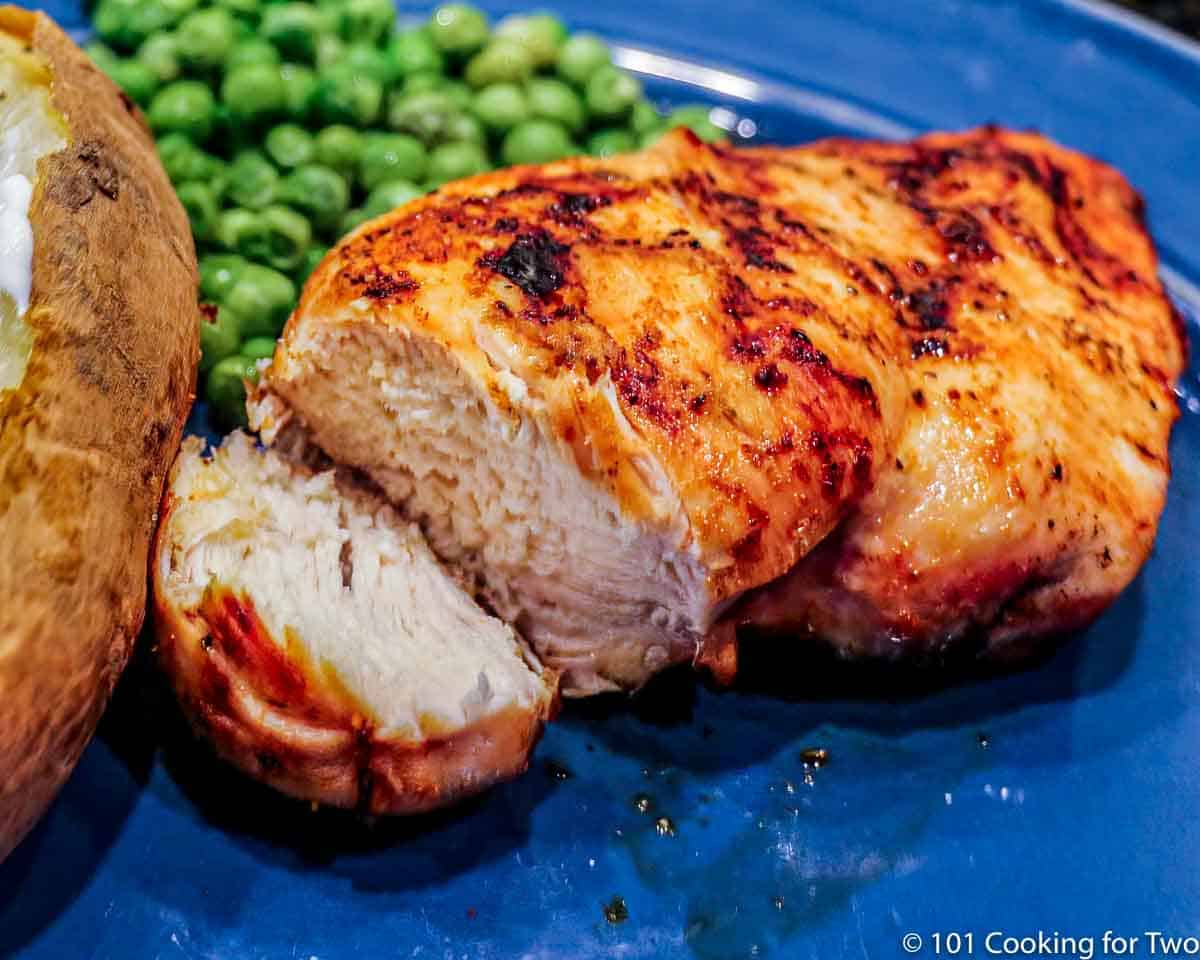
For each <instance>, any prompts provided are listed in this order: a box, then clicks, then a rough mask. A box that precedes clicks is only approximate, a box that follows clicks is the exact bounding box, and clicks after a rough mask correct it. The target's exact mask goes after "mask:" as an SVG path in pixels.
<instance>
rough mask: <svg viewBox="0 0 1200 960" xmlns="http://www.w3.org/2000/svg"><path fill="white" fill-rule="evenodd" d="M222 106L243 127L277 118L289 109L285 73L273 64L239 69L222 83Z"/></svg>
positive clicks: (251, 65)
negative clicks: (246, 124)
mask: <svg viewBox="0 0 1200 960" xmlns="http://www.w3.org/2000/svg"><path fill="white" fill-rule="evenodd" d="M221 102H222V103H223V104H224V105H225V107H226V108H227V109H228V110H229V112H230V114H231V115H232V117H233V118H234V119H235V120H238V121H240V122H243V123H256V122H258V121H260V120H265V119H268V118H270V117H274V116H277V115H279V114H280V113H282V112H283V111H284V110H285V108H286V107H287V91H286V89H285V88H284V85H283V73H282V72H281V71H280V69H279V67H277V66H275V65H274V64H270V63H251V64H247V65H246V66H242V67H236V68H234V69H233V70H231V71H230V72H228V73H227V74H225V79H224V80H222V81H221Z"/></svg>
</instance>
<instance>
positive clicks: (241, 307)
mask: <svg viewBox="0 0 1200 960" xmlns="http://www.w3.org/2000/svg"><path fill="white" fill-rule="evenodd" d="M225 306H227V307H228V308H229V309H230V310H232V311H233V312H234V313H236V314H237V315H238V317H239V318H241V321H242V336H244V337H273V336H275V335H276V334H277V333H278V332H279V331H280V330H281V329H283V324H284V321H285V320H287V318H288V314H289V313H291V312H292V309H293V308H294V307H295V306H296V285H295V284H294V283H292V281H291V278H290V277H288V276H286V275H285V274H282V273H280V272H279V271H278V270H272V269H271V268H270V267H264V266H260V265H259V264H257V263H248V264H246V268H245V269H244V270H243V271H242V273H241V276H239V277H238V278H237V281H236V282H235V283H234V285H233V289H232V290H230V291H229V294H228V296H226V298H225Z"/></svg>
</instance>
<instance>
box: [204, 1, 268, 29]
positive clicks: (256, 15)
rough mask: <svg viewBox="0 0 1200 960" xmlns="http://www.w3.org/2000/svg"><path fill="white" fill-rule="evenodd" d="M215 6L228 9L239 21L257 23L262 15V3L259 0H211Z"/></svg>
mask: <svg viewBox="0 0 1200 960" xmlns="http://www.w3.org/2000/svg"><path fill="white" fill-rule="evenodd" d="M210 2H211V3H212V5H213V6H214V7H220V8H221V9H222V10H227V11H229V12H230V13H231V14H233V16H234V17H235V18H236V19H237V21H238V22H239V23H245V24H250V25H255V24H257V23H258V21H259V20H260V19H261V17H262V4H261V3H260V2H259V0H210Z"/></svg>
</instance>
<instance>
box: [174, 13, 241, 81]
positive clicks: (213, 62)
mask: <svg viewBox="0 0 1200 960" xmlns="http://www.w3.org/2000/svg"><path fill="white" fill-rule="evenodd" d="M175 36H176V42H177V44H178V47H179V59H180V61H181V62H182V63H183V65H184V66H186V67H188V68H190V69H192V70H199V71H203V70H212V69H214V68H215V67H219V66H220V65H221V64H222V63H224V62H225V58H226V57H227V56H229V51H230V50H232V49H233V42H234V22H233V15H232V14H231V13H229V11H228V10H222V9H221V8H220V7H211V8H209V9H207V10H197V11H196V12H195V13H189V14H188V15H187V16H186V17H184V18H183V20H182V21H181V22H180V24H179V29H178V30H177V31H176V34H175Z"/></svg>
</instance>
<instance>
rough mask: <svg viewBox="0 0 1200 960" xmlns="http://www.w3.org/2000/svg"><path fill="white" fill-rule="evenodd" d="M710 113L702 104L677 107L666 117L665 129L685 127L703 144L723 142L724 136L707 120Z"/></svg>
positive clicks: (718, 128)
mask: <svg viewBox="0 0 1200 960" xmlns="http://www.w3.org/2000/svg"><path fill="white" fill-rule="evenodd" d="M711 112H712V109H711V108H710V107H706V106H704V105H703V104H689V105H687V106H684V107H678V108H676V109H675V110H672V111H671V112H670V113H669V114H668V115H667V119H666V128H667V129H668V130H670V129H674V128H675V127H687V128H688V129H689V130H691V131H692V133H694V134H695V135H696V136H698V137H699V138H700V139H701V140H703V141H704V142H705V143H715V142H716V141H718V140H723V139H724V138H725V136H726V134H725V131H724V130H722V129H721V128H720V127H718V126H717V125H716V124H715V123H713V122H712V120H710V119H709V114H710V113H711Z"/></svg>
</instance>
